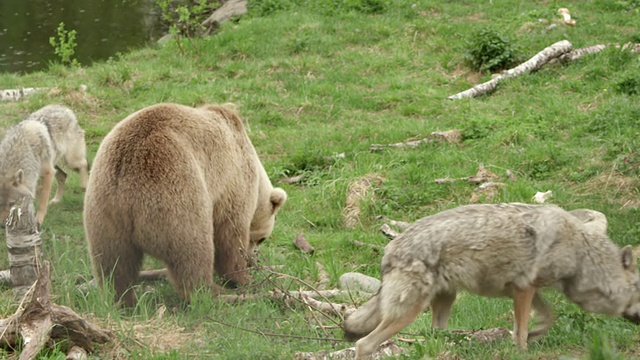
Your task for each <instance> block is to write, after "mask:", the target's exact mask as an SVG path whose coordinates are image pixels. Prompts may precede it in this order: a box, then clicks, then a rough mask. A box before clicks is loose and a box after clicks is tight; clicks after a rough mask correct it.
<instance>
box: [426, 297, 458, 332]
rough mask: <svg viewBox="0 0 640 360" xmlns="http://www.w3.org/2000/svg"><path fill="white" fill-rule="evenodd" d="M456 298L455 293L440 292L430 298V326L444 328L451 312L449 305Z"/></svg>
mask: <svg viewBox="0 0 640 360" xmlns="http://www.w3.org/2000/svg"><path fill="white" fill-rule="evenodd" d="M455 300H456V293H455V292H453V293H448V292H445V293H440V294H438V295H436V296H435V297H434V298H433V300H431V326H432V327H434V328H438V329H446V328H447V323H448V322H449V315H450V314H451V306H452V305H453V302H454V301H455Z"/></svg>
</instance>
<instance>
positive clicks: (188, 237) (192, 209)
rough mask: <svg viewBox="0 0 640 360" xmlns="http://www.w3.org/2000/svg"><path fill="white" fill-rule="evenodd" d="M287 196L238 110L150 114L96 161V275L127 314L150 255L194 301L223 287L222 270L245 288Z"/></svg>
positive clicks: (91, 222)
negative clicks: (206, 290) (218, 280)
mask: <svg viewBox="0 0 640 360" xmlns="http://www.w3.org/2000/svg"><path fill="white" fill-rule="evenodd" d="M286 198H287V196H286V193H285V191H284V190H282V189H280V188H274V187H273V186H272V185H271V181H270V180H269V178H268V176H267V174H266V172H265V170H264V168H263V166H262V163H261V162H260V159H259V158H258V155H257V153H256V151H255V149H254V147H253V145H252V143H251V141H250V139H249V137H248V136H247V134H246V132H245V129H244V126H243V124H242V120H241V118H240V117H239V115H238V113H237V112H236V111H234V110H233V109H231V108H230V107H228V106H218V105H208V106H204V107H200V108H193V107H188V106H183V105H178V104H157V105H154V106H150V107H147V108H144V109H142V110H140V111H138V112H135V113H134V114H132V115H130V116H128V117H127V118H125V119H124V120H122V121H121V122H120V123H118V124H117V125H116V126H115V127H114V128H113V129H112V130H111V132H110V133H109V134H107V136H106V137H105V138H104V140H103V141H102V143H101V144H100V147H99V149H98V152H97V154H96V157H95V160H94V163H93V167H92V171H91V175H90V178H89V185H88V187H87V191H86V194H85V204H84V226H85V234H86V237H87V241H88V245H89V251H90V254H91V259H92V263H93V268H94V272H95V275H96V277H97V279H98V280H99V283H100V284H103V285H104V280H105V279H109V278H112V279H113V284H114V288H115V294H116V301H122V302H123V304H124V305H125V306H133V305H134V304H135V303H136V297H135V293H134V292H133V291H131V290H130V287H131V285H132V284H134V283H135V281H136V280H137V276H138V271H139V270H140V266H141V264H142V260H143V255H144V254H145V253H146V254H148V255H151V256H153V257H155V258H157V259H160V260H162V261H163V262H164V263H165V264H166V266H167V269H168V272H169V280H170V282H171V283H172V285H173V286H174V288H175V290H176V292H178V294H180V296H181V297H183V298H184V299H185V300H188V299H189V294H190V293H191V292H192V291H193V290H194V289H195V288H197V287H200V286H209V287H212V288H213V289H214V290H216V289H217V287H216V286H212V285H213V273H214V269H215V272H217V273H218V274H219V275H220V276H221V277H222V278H223V279H224V280H225V281H229V282H231V283H232V284H234V285H241V284H245V283H246V282H247V281H248V280H249V275H248V271H247V268H248V265H250V264H249V263H248V262H250V261H251V259H252V255H253V252H254V250H255V249H256V248H257V246H258V245H259V244H260V243H261V242H262V241H264V240H265V238H267V237H268V236H270V234H271V232H272V230H273V226H274V221H275V215H276V212H277V211H278V209H280V208H281V207H282V205H283V204H284V202H285V201H286Z"/></svg>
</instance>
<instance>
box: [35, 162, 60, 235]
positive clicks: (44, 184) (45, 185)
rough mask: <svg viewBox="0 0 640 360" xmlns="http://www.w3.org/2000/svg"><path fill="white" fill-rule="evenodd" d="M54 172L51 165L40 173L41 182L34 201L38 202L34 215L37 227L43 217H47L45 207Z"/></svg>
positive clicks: (47, 203) (40, 224)
mask: <svg viewBox="0 0 640 360" xmlns="http://www.w3.org/2000/svg"><path fill="white" fill-rule="evenodd" d="M55 173H56V170H55V169H54V168H53V165H51V164H47V165H45V166H44V167H43V169H42V171H41V174H40V175H41V176H42V178H41V180H40V181H41V182H40V187H39V188H38V193H37V195H36V199H37V201H38V211H37V213H36V221H37V222H38V225H39V226H42V223H43V221H44V217H45V215H47V205H49V195H51V186H52V184H53V177H54V175H55Z"/></svg>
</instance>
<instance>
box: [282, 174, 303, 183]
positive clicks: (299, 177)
mask: <svg viewBox="0 0 640 360" xmlns="http://www.w3.org/2000/svg"><path fill="white" fill-rule="evenodd" d="M306 176H307V174H306V173H305V174H300V175H296V176H291V177H286V178H283V179H280V182H283V183H285V184H297V183H299V182H300V181H302V179H304V178H305V177H306Z"/></svg>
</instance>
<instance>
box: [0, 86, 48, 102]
mask: <svg viewBox="0 0 640 360" xmlns="http://www.w3.org/2000/svg"><path fill="white" fill-rule="evenodd" d="M43 90H49V88H20V89H8V90H0V101H18V100H21V99H22V98H23V97H25V96H28V95H31V94H34V93H37V92H38V91H43Z"/></svg>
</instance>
